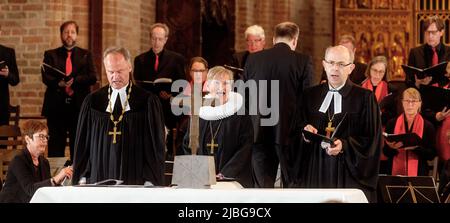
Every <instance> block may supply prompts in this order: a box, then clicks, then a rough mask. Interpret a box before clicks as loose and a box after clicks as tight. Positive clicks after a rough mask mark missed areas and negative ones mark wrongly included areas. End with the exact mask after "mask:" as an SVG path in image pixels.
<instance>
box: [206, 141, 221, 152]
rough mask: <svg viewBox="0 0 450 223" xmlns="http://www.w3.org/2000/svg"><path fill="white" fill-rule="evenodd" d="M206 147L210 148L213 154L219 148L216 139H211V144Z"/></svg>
mask: <svg viewBox="0 0 450 223" xmlns="http://www.w3.org/2000/svg"><path fill="white" fill-rule="evenodd" d="M206 146H209V147H210V150H211V154H214V148H215V147H217V148H219V144H217V143H216V144H214V139H211V143H208V144H206Z"/></svg>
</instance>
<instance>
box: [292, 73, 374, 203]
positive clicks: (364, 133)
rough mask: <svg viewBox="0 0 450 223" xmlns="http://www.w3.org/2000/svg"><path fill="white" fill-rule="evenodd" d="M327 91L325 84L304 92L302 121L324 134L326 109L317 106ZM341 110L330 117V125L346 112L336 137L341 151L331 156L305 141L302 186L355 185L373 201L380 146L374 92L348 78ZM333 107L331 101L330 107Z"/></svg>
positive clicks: (326, 121)
mask: <svg viewBox="0 0 450 223" xmlns="http://www.w3.org/2000/svg"><path fill="white" fill-rule="evenodd" d="M327 92H328V84H326V83H325V84H321V85H318V86H315V87H312V88H309V89H307V90H306V91H305V93H304V95H303V106H302V109H301V110H302V113H303V119H304V120H303V121H304V123H303V125H301V128H302V129H303V127H304V126H305V125H306V124H311V125H312V126H314V127H315V128H316V129H317V130H318V133H319V134H323V135H325V134H326V133H325V128H326V127H327V124H328V121H329V117H328V114H327V113H328V111H327V112H326V113H322V112H320V111H319V108H320V106H321V104H322V102H323V101H324V98H325V96H326V94H327ZM339 93H340V94H341V95H342V112H341V113H339V114H336V115H335V116H334V118H333V126H334V127H336V125H337V124H338V123H340V122H341V120H342V119H343V117H344V114H345V113H347V115H346V117H345V120H344V121H343V122H342V124H341V126H340V127H339V129H338V130H337V132H336V134H335V137H336V138H338V139H340V140H341V141H342V151H343V153H340V154H338V155H337V156H330V155H328V154H327V153H326V150H325V149H322V147H321V143H320V142H309V143H308V142H306V141H305V142H304V143H303V145H302V148H301V159H300V160H301V161H300V167H299V169H298V171H299V174H300V175H299V176H300V178H301V181H300V184H301V185H302V187H308V188H358V189H361V190H362V191H363V192H364V193H365V194H366V196H367V199H368V200H369V201H371V202H374V201H376V186H377V181H378V168H379V159H380V157H379V156H380V147H381V142H382V141H381V117H380V110H379V108H378V103H377V101H376V99H375V96H374V94H373V93H372V92H371V91H369V90H367V89H364V88H361V87H359V86H356V85H355V84H353V83H352V82H351V81H349V80H347V82H346V84H345V85H344V87H343V88H342V89H340V90H339ZM331 108H333V102H332V103H331V105H330V107H329V109H331Z"/></svg>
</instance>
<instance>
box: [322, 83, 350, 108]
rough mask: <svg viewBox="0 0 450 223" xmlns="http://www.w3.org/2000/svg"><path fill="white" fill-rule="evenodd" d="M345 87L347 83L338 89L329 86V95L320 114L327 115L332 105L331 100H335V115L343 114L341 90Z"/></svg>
mask: <svg viewBox="0 0 450 223" xmlns="http://www.w3.org/2000/svg"><path fill="white" fill-rule="evenodd" d="M344 86H345V82H344V84H343V85H341V86H339V87H337V88H333V87H332V86H331V85H328V93H327V95H326V96H325V99H324V100H323V102H322V105H321V106H320V109H319V111H320V112H322V113H325V112H326V111H327V110H328V108H329V107H330V104H331V99H333V98H334V100H333V102H334V103H333V106H334V114H339V113H341V112H342V95H341V94H340V93H339V90H341V89H342V88H343V87H344Z"/></svg>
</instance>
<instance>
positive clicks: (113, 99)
mask: <svg viewBox="0 0 450 223" xmlns="http://www.w3.org/2000/svg"><path fill="white" fill-rule="evenodd" d="M127 87H128V84H127V85H126V86H124V87H122V88H121V89H119V90H117V89H115V88H111V89H112V93H111V109H112V111H114V106H115V105H116V99H117V94H119V95H120V102H121V103H122V108H123V106H124V104H125V102H126V101H127ZM130 109H131V108H130V103H127V107H126V108H125V111H129V110H130ZM106 111H107V112H112V111H110V110H109V104H108V105H106Z"/></svg>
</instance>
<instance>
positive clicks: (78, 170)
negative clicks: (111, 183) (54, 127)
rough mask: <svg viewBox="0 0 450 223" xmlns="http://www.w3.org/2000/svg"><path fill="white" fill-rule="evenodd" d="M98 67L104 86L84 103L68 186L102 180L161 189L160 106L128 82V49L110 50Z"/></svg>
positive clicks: (161, 117)
mask: <svg viewBox="0 0 450 223" xmlns="http://www.w3.org/2000/svg"><path fill="white" fill-rule="evenodd" d="M103 58H104V59H103V62H104V65H105V70H106V74H107V77H108V81H109V85H108V86H105V87H103V88H100V89H99V90H97V91H95V92H93V93H92V94H90V95H88V96H87V97H86V99H85V100H84V103H83V105H82V108H81V112H80V117H79V121H78V129H77V136H76V140H75V156H74V176H73V183H74V184H78V182H79V180H80V179H82V178H83V177H84V178H86V182H87V183H95V182H98V181H102V180H106V179H118V180H123V181H124V184H130V185H142V184H144V183H145V182H151V183H152V184H153V185H162V184H163V176H164V171H163V169H164V146H165V144H164V121H163V116H162V110H161V104H160V102H159V100H158V98H157V97H156V96H155V95H153V94H152V93H150V92H147V91H145V90H144V89H142V88H140V87H138V86H136V85H133V83H132V82H131V81H130V75H131V70H132V67H131V59H130V54H129V52H128V50H126V49H124V48H118V47H112V48H108V49H107V50H106V51H105V52H104V57H103Z"/></svg>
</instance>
